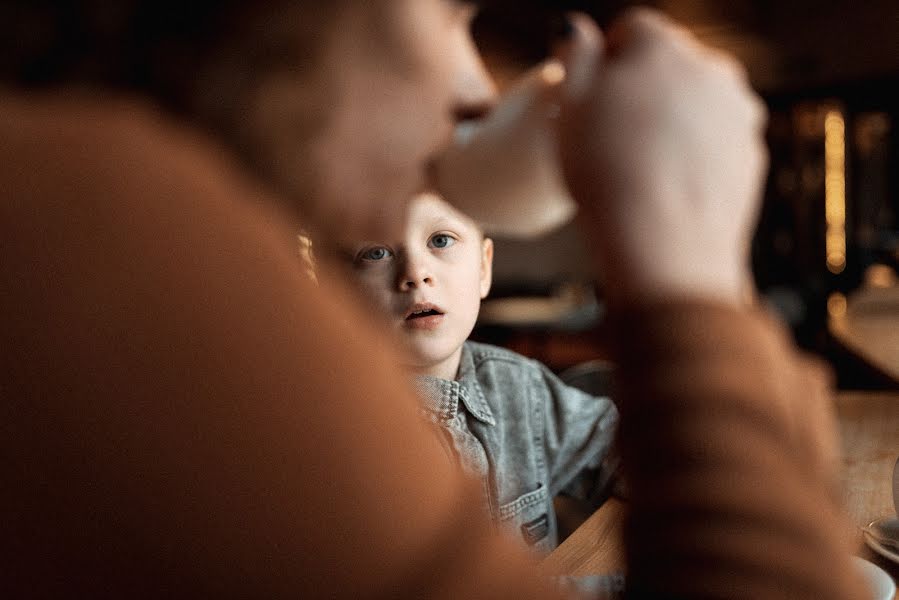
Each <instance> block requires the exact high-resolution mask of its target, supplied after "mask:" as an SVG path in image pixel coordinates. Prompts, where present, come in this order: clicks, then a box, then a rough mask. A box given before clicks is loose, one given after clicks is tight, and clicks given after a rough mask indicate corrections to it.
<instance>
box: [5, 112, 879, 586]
mask: <svg viewBox="0 0 899 600" xmlns="http://www.w3.org/2000/svg"><path fill="white" fill-rule="evenodd" d="M0 189H2V191H3V194H2V198H0V248H2V261H0V281H2V285H0V357H2V364H0V481H2V482H3V484H2V492H0V515H2V516H0V556H2V563H0V564H2V565H3V566H2V567H0V590H3V592H2V595H3V596H4V597H7V598H16V597H41V598H51V597H52V598H57V597H71V598H87V597H92V598H103V597H116V598H121V597H128V598H144V597H146V598H151V597H152V598H158V597H190V598H204V597H271V598H274V597H294V598H308V599H311V598H363V597H365V598H375V597H379V598H413V597H416V598H421V597H427V598H446V599H460V598H466V599H468V598H514V599H516V600H525V599H527V598H547V597H552V595H553V593H554V592H553V591H552V590H551V589H550V588H548V587H546V586H545V585H544V584H543V583H541V582H539V581H538V580H536V579H535V576H534V575H533V571H534V569H533V565H532V564H531V563H530V562H529V559H528V558H527V557H525V556H523V555H521V554H519V551H518V550H517V549H516V546H515V545H514V544H511V543H509V542H507V541H506V540H504V539H502V538H500V537H498V535H497V534H496V533H495V532H494V531H493V530H492V529H491V527H490V525H489V523H487V522H486V521H485V518H484V517H483V516H482V514H481V513H482V511H481V510H480V509H479V504H478V501H477V498H478V496H477V495H478V489H477V485H476V484H475V483H473V482H470V481H467V480H465V479H463V477H462V476H461V475H460V474H459V473H458V472H457V471H456V470H455V468H454V465H453V462H452V460H451V458H450V457H448V456H447V455H446V453H445V451H444V450H443V448H442V446H441V444H440V443H439V441H438V440H437V438H436V436H435V435H434V432H433V431H432V430H430V429H429V428H428V426H427V425H426V424H424V423H423V422H421V420H420V419H419V418H418V415H417V410H416V406H417V401H416V399H415V398H414V396H413V394H412V393H411V392H410V391H409V389H407V387H406V386H405V384H404V381H405V379H404V378H403V377H400V376H398V374H397V373H396V371H395V367H394V364H395V359H394V356H393V354H392V352H391V350H390V349H389V348H386V347H385V346H384V343H383V342H382V341H380V340H381V339H383V338H381V337H379V335H378V332H376V331H374V330H373V329H372V328H371V326H370V325H369V324H367V323H366V318H365V315H364V313H362V312H361V311H357V309H356V308H355V307H354V306H353V305H352V302H351V301H350V300H348V297H349V296H348V295H347V294H345V293H344V292H343V291H342V290H341V289H340V287H339V286H338V285H335V284H334V283H332V282H328V281H323V282H321V284H320V285H318V286H316V285H314V284H312V283H311V282H310V281H309V280H308V278H306V277H305V276H303V275H302V274H301V273H299V272H298V269H297V268H296V256H295V238H294V236H293V233H294V232H295V231H296V230H295V229H293V228H292V227H291V226H289V225H288V220H287V219H286V218H285V217H284V216H283V215H280V214H275V213H273V212H272V211H271V210H270V209H269V208H265V206H267V205H269V204H270V199H267V198H266V197H265V194H263V193H262V192H261V191H260V190H259V188H258V186H257V185H255V184H254V183H253V182H252V180H251V179H250V178H248V177H245V176H243V175H242V174H241V172H240V170H239V169H238V168H237V167H236V165H235V164H234V163H232V162H231V161H230V159H229V158H228V156H227V155H226V154H225V153H224V152H222V151H220V150H216V149H215V147H214V146H213V145H212V144H210V143H209V142H208V141H205V140H202V139H201V138H199V137H198V136H194V135H191V134H190V133H189V132H185V131H182V130H180V129H178V128H177V127H175V126H174V125H172V124H171V123H167V122H166V121H165V119H163V118H161V117H159V116H158V115H155V114H154V113H153V112H152V111H149V110H146V109H144V108H140V107H138V106H136V105H129V104H124V103H119V104H116V103H113V102H111V101H106V102H104V103H97V102H94V101H76V100H67V101H63V100H46V99H40V98H36V97H31V98H21V97H19V98H16V97H13V96H12V95H10V94H7V95H6V97H5V98H3V99H2V100H0ZM617 322H618V324H619V329H618V341H619V348H620V350H621V354H620V359H621V364H622V369H623V373H624V374H625V376H624V380H623V381H624V387H623V390H622V392H623V397H624V398H625V399H626V402H625V403H624V406H623V408H624V410H623V415H624V416H623V424H622V426H623V436H622V437H623V440H624V450H625V453H626V458H627V463H628V465H629V477H630V484H631V489H632V492H633V498H634V510H633V513H632V517H631V522H630V526H629V529H628V531H629V535H628V552H629V561H630V565H631V578H630V580H631V582H632V583H633V590H634V592H633V593H634V596H635V597H678V598H783V599H787V598H789V599H790V600H795V599H797V598H841V599H855V598H860V597H862V596H861V593H860V592H859V591H858V588H857V587H855V586H856V585H857V584H856V582H855V580H854V579H853V577H852V576H851V574H850V572H849V566H848V564H849V563H848V560H847V556H846V554H845V550H844V549H843V548H842V547H841V546H840V544H839V543H838V536H837V534H836V531H837V521H838V518H839V514H838V511H837V508H836V507H835V505H834V504H833V503H832V500H831V496H830V495H829V485H830V472H829V465H828V463H827V461H826V460H824V459H822V457H823V456H825V453H822V452H821V450H820V449H821V444H820V443H819V442H820V440H819V437H821V436H819V431H820V430H819V429H815V428H813V425H815V424H816V422H817V419H818V418H819V417H820V418H821V419H822V420H823V421H825V422H826V415H824V414H823V412H822V411H823V409H824V408H825V407H826V404H825V403H824V402H823V400H821V397H820V395H818V394H815V393H810V392H811V391H814V390H817V389H819V386H818V384H817V383H816V384H815V386H810V385H809V381H810V380H811V379H810V377H811V376H810V375H808V373H807V372H806V371H805V370H804V369H802V368H801V367H800V359H799V358H797V357H796V356H795V355H794V354H793V352H792V350H790V347H789V344H788V343H787V342H786V341H785V340H783V339H782V338H781V337H780V334H779V333H777V331H776V328H775V327H773V326H772V325H771V324H770V323H767V322H765V321H764V319H762V318H760V317H758V316H755V315H750V314H747V313H745V312H739V311H736V310H733V309H729V308H726V307H720V306H707V305H703V304H701V303H698V302H684V303H681V304H677V305H673V304H672V305H668V306H657V307H651V308H645V309H642V310H636V311H635V312H633V313H630V314H622V315H619V319H618V321H617ZM810 415H811V416H814V417H815V419H816V420H815V421H809V420H807V419H808V418H809V416H810ZM823 439H826V436H824V438H823Z"/></svg>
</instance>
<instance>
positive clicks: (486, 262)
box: [481, 237, 493, 300]
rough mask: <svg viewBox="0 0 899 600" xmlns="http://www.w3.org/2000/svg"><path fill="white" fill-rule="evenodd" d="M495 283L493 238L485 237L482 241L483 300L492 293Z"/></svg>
mask: <svg viewBox="0 0 899 600" xmlns="http://www.w3.org/2000/svg"><path fill="white" fill-rule="evenodd" d="M492 284H493V240H491V239H490V238H488V237H485V238H484V239H483V240H482V241H481V300H483V299H484V298H486V297H487V294H489V293H490V286H491V285H492Z"/></svg>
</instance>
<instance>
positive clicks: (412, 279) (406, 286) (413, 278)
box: [399, 260, 434, 292]
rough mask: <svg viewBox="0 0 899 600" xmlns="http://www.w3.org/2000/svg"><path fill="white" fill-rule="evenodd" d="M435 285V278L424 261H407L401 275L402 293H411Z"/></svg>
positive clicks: (400, 285)
mask: <svg viewBox="0 0 899 600" xmlns="http://www.w3.org/2000/svg"><path fill="white" fill-rule="evenodd" d="M433 284H434V277H433V275H431V272H430V270H429V269H428V268H427V266H426V265H425V264H424V262H422V261H417V260H407V261H406V262H405V264H404V268H403V270H402V272H401V273H400V280H399V287H400V290H401V291H404V292H406V291H409V290H413V289H417V288H420V287H423V286H430V285H433Z"/></svg>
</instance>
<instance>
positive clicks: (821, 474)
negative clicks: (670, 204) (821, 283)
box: [614, 302, 864, 600]
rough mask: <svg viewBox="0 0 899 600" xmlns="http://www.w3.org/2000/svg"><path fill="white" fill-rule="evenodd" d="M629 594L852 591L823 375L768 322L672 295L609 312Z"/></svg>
mask: <svg viewBox="0 0 899 600" xmlns="http://www.w3.org/2000/svg"><path fill="white" fill-rule="evenodd" d="M614 336H615V340H616V347H617V348H618V353H619V356H618V358H619V361H620V367H621V368H620V382H619V383H620V390H619V396H620V408H621V430H620V438H621V447H622V454H623V464H624V466H625V470H626V472H625V477H626V478H627V482H628V484H629V486H630V493H631V499H632V509H631V513H630V516H629V518H628V522H627V525H626V529H625V531H626V533H625V538H626V545H627V561H628V565H629V573H628V580H629V585H630V590H629V593H630V595H631V597H634V598H765V599H769V600H770V599H784V600H788V599H789V600H797V599H802V598H808V599H812V598H815V599H818V600H822V599H830V598H833V599H842V600H847V599H854V598H863V597H864V592H863V591H862V589H863V588H861V587H859V582H858V580H857V578H856V575H855V574H854V572H853V571H852V570H851V563H850V562H849V552H848V549H847V548H846V547H844V545H843V542H842V541H841V540H842V539H843V536H842V535H841V531H843V530H842V529H841V527H844V524H843V515H842V513H841V511H840V507H839V506H838V504H837V502H836V499H835V498H836V495H835V494H833V489H834V487H833V486H834V462H833V458H834V456H835V448H836V441H835V437H834V432H835V428H834V423H833V419H832V416H831V414H830V411H831V406H830V397H829V393H828V390H827V385H826V380H825V379H824V371H823V370H822V369H821V368H820V367H812V366H810V363H809V362H808V361H807V360H806V359H804V358H801V357H799V356H798V355H797V354H796V352H795V351H794V350H793V349H792V346H791V344H790V343H789V341H788V340H787V339H786V337H785V336H784V335H783V334H782V332H781V331H780V329H779V328H778V327H777V326H776V325H774V323H773V322H771V321H769V320H768V319H767V318H765V317H764V316H762V315H760V314H751V313H748V312H745V311H738V310H736V309H731V308H728V307H726V306H719V305H714V304H703V303H701V302H684V303H681V304H670V305H666V306H653V307H647V308H644V309H641V310H634V311H633V312H625V313H621V314H619V315H617V319H616V320H615V326H614Z"/></svg>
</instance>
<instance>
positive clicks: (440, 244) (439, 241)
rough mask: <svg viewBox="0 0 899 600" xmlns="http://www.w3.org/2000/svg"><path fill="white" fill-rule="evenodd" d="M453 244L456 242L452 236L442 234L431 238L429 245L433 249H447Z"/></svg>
mask: <svg viewBox="0 0 899 600" xmlns="http://www.w3.org/2000/svg"><path fill="white" fill-rule="evenodd" d="M455 243H456V240H455V239H454V238H453V237H452V236H449V235H446V234H444V233H438V234H437V235H434V236H431V241H430V243H429V245H430V246H432V247H434V248H449V247H450V246H452V245H453V244H455Z"/></svg>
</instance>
